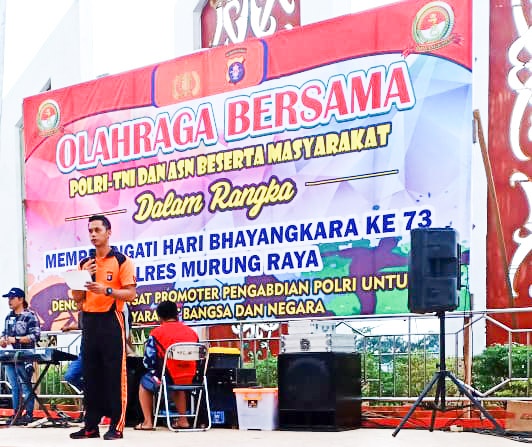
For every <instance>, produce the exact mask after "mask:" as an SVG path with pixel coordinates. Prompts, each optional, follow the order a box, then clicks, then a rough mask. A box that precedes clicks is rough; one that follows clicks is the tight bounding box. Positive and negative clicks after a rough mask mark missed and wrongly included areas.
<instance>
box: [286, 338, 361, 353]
mask: <svg viewBox="0 0 532 447" xmlns="http://www.w3.org/2000/svg"><path fill="white" fill-rule="evenodd" d="M355 340H356V337H355V336H354V335H349V334H293V335H281V352H282V353H289V352H355Z"/></svg>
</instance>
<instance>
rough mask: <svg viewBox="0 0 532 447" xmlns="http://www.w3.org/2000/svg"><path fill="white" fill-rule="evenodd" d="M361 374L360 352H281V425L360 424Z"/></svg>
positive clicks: (325, 426) (330, 426) (327, 427)
mask: <svg viewBox="0 0 532 447" xmlns="http://www.w3.org/2000/svg"><path fill="white" fill-rule="evenodd" d="M360 373H361V363H360V354H357V353H345V352H299V353H287V354H280V355H279V358H278V378H279V425H280V427H281V428H286V429H291V428H300V429H316V428H317V429H325V430H331V429H332V430H336V429H340V428H353V427H358V426H360V415H361V411H360V410H361V402H360V396H361V375H360Z"/></svg>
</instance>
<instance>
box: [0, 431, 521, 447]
mask: <svg viewBox="0 0 532 447" xmlns="http://www.w3.org/2000/svg"><path fill="white" fill-rule="evenodd" d="M76 430H77V427H72V428H28V427H10V428H5V429H1V430H0V447H23V446H28V447H30V446H31V447H36V446H37V447H58V446H61V445H68V446H69V447H70V446H73V445H76V444H78V443H79V444H80V445H81V446H82V447H91V446H101V445H102V442H103V439H101V438H100V439H84V440H79V441H73V440H71V439H70V438H69V437H68V435H69V433H71V432H73V431H76ZM105 430H106V427H100V433H102V434H103V433H104V432H105ZM392 432H393V430H389V429H368V428H362V429H357V430H348V431H339V432H309V431H301V432H296V431H251V430H249V431H244V430H231V429H220V428H216V429H212V430H209V431H206V432H193V433H183V432H180V433H174V432H170V431H168V430H167V429H165V428H158V429H157V430H156V431H135V430H133V428H126V430H125V432H124V439H121V440H116V441H114V444H113V445H116V446H117V447H118V446H121V445H123V446H125V445H127V446H128V447H136V446H138V447H162V446H170V445H174V446H175V445H177V446H179V447H217V446H223V447H250V446H251V447H360V446H375V447H381V446H394V447H450V446H452V447H504V446H511V445H512V446H515V445H516V444H515V442H514V441H512V440H510V439H504V438H500V437H497V436H490V435H483V434H479V433H465V432H464V433H452V432H443V431H434V432H432V433H431V432H429V431H428V430H412V429H403V430H401V431H400V432H399V434H398V435H397V437H395V438H394V437H392Z"/></svg>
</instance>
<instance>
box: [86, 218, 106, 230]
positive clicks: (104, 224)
mask: <svg viewBox="0 0 532 447" xmlns="http://www.w3.org/2000/svg"><path fill="white" fill-rule="evenodd" d="M95 220H100V221H101V222H102V224H103V226H104V227H105V229H106V230H110V229H111V222H109V219H107V217H105V216H102V215H101V214H94V215H93V216H91V217H89V222H94V221H95Z"/></svg>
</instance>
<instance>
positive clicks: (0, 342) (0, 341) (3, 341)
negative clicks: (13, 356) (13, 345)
mask: <svg viewBox="0 0 532 447" xmlns="http://www.w3.org/2000/svg"><path fill="white" fill-rule="evenodd" d="M6 346H7V338H6V337H2V338H0V347H2V348H5V347H6Z"/></svg>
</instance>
